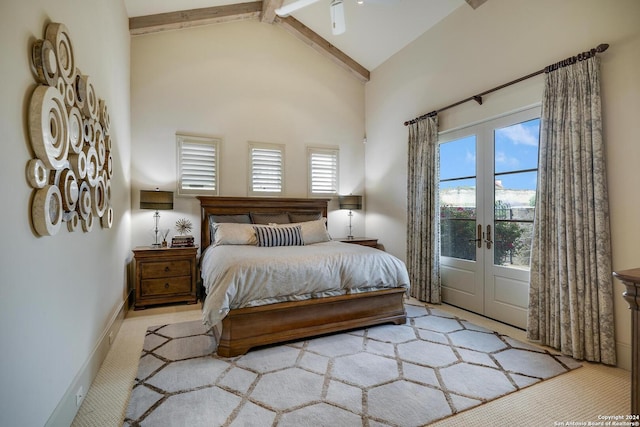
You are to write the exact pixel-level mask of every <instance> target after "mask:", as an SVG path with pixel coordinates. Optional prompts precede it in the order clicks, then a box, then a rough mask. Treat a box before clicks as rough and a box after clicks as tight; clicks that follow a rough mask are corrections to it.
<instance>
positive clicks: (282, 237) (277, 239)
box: [253, 225, 304, 246]
mask: <svg viewBox="0 0 640 427" xmlns="http://www.w3.org/2000/svg"><path fill="white" fill-rule="evenodd" d="M253 228H254V230H255V233H256V238H257V239H258V246H303V245H304V241H303V240H302V227H301V226H299V225H298V226H295V227H253Z"/></svg>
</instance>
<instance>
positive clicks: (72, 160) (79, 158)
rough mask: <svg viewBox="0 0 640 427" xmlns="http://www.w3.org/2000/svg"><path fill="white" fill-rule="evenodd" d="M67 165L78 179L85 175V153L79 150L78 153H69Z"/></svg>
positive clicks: (83, 177)
mask: <svg viewBox="0 0 640 427" xmlns="http://www.w3.org/2000/svg"><path fill="white" fill-rule="evenodd" d="M69 165H70V166H71V169H73V171H74V172H75V174H76V176H77V177H78V179H85V178H86V177H87V155H86V154H85V152H84V151H80V152H79V153H78V154H69Z"/></svg>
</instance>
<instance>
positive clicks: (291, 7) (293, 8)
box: [276, 0, 320, 16]
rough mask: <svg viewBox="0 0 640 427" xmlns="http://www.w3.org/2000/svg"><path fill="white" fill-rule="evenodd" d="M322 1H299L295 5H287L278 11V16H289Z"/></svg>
mask: <svg viewBox="0 0 640 427" xmlns="http://www.w3.org/2000/svg"><path fill="white" fill-rule="evenodd" d="M319 1H320V0H298V1H294V2H293V3H289V4H285V5H284V6H282V7H279V8H277V9H276V15H278V16H287V15H290V14H291V13H293V12H295V11H296V10H299V9H302V8H303V7H307V6H309V5H311V4H314V3H317V2H319Z"/></svg>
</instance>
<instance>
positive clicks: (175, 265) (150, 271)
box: [140, 260, 191, 279]
mask: <svg viewBox="0 0 640 427" xmlns="http://www.w3.org/2000/svg"><path fill="white" fill-rule="evenodd" d="M190 274H191V261H189V260H176V261H158V262H144V263H141V265H140V275H141V277H142V279H153V278H156V277H174V276H189V275H190Z"/></svg>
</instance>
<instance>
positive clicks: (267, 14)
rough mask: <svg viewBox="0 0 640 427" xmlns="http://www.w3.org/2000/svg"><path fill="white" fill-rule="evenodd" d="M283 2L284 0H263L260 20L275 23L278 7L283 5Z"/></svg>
mask: <svg viewBox="0 0 640 427" xmlns="http://www.w3.org/2000/svg"><path fill="white" fill-rule="evenodd" d="M282 3H284V0H263V2H262V15H260V22H264V23H265V24H273V21H275V19H276V9H278V8H279V7H282Z"/></svg>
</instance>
